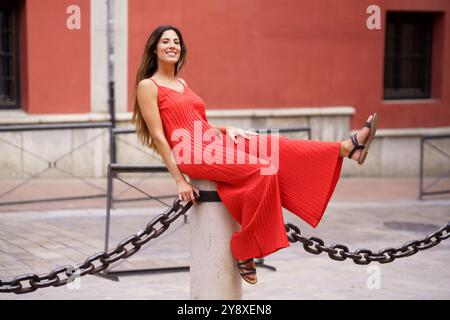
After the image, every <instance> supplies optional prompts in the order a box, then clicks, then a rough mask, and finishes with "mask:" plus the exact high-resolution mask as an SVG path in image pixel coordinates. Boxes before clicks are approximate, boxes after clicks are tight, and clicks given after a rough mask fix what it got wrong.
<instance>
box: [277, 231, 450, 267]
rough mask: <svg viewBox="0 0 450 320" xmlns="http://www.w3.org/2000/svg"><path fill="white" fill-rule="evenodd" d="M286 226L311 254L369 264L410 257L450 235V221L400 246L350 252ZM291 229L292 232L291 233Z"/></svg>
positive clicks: (293, 238) (289, 236)
mask: <svg viewBox="0 0 450 320" xmlns="http://www.w3.org/2000/svg"><path fill="white" fill-rule="evenodd" d="M285 227H286V233H288V240H289V242H291V243H295V242H300V243H302V244H303V248H304V249H305V251H306V252H309V253H311V254H320V253H322V252H326V253H328V256H329V257H330V258H331V259H333V260H337V261H344V260H346V259H347V258H350V259H352V260H353V262H354V263H356V264H369V263H371V262H379V263H389V262H392V261H394V260H395V259H397V258H404V257H409V256H411V255H413V254H416V253H417V252H419V251H422V250H426V249H429V248H432V247H434V246H436V245H437V244H439V243H440V242H441V241H442V240H445V239H447V238H448V237H449V236H450V222H449V223H447V225H446V226H443V227H442V228H440V229H439V230H437V231H435V232H432V233H430V234H429V235H427V236H426V237H425V239H423V240H413V241H409V242H407V243H405V244H404V245H403V246H402V247H400V248H386V249H382V250H380V251H379V252H378V253H374V252H372V250H368V249H358V250H356V251H355V252H350V250H349V249H348V247H347V246H344V245H342V244H332V245H331V246H329V247H327V246H325V243H324V241H323V240H322V239H320V238H316V237H304V236H302V235H301V231H300V229H299V228H298V227H297V226H295V225H293V224H291V223H287V224H286V225H285ZM291 229H292V232H291V234H289V232H290V231H291Z"/></svg>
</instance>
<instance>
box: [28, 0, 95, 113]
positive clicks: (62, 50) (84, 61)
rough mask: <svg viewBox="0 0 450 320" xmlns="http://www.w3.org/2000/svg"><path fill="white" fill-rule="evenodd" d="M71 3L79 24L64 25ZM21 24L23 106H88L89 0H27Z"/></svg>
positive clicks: (42, 109) (68, 109) (63, 109)
mask: <svg viewBox="0 0 450 320" xmlns="http://www.w3.org/2000/svg"><path fill="white" fill-rule="evenodd" d="M70 5H78V6H79V7H80V9H81V29H79V30H78V29H74V30H69V29H68V28H67V27H66V19H67V17H69V15H70V14H67V13H66V9H67V7H68V6H70ZM20 25H21V45H22V46H21V49H20V52H21V64H20V65H21V90H22V92H21V96H22V108H23V109H24V110H26V111H28V112H29V113H32V114H33V113H40V114H43V113H82V112H90V1H89V0H26V1H25V6H24V7H22V12H21V21H20Z"/></svg>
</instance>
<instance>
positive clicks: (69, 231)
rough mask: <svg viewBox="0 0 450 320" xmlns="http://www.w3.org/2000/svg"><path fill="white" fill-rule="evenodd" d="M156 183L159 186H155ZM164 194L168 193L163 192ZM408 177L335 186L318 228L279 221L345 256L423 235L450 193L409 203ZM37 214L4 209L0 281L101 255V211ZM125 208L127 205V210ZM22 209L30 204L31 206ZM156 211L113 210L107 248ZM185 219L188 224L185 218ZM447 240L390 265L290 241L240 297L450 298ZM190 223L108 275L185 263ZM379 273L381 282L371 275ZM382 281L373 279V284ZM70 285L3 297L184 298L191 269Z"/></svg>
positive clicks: (39, 210) (412, 194) (446, 211)
mask: <svg viewBox="0 0 450 320" xmlns="http://www.w3.org/2000/svg"><path fill="white" fill-rule="evenodd" d="M159 187H161V186H159ZM167 188H168V189H170V187H167ZM416 191H417V180H415V179H355V178H352V179H350V178H347V179H345V178H343V179H341V180H340V182H339V184H338V186H337V189H336V192H335V194H334V195H333V197H332V199H331V201H330V204H329V206H328V208H327V211H326V213H325V215H324V217H323V219H322V221H321V223H320V224H319V226H318V227H317V228H316V229H313V228H311V227H310V226H309V225H307V224H306V223H304V222H303V221H302V220H300V219H299V218H298V217H296V216H295V215H293V214H292V213H290V212H285V220H286V221H285V222H292V223H294V224H296V225H298V226H299V227H300V228H301V230H302V234H304V235H315V236H318V237H321V238H323V239H324V240H325V244H328V245H329V244H332V243H342V244H346V245H347V246H348V247H349V248H350V249H351V250H356V249H358V248H361V247H364V248H368V249H372V250H373V251H378V250H379V249H382V248H385V247H391V246H394V247H398V246H401V245H403V244H404V243H406V242H408V241H410V240H415V239H422V238H424V237H425V236H426V235H427V234H428V233H430V232H432V231H435V230H436V229H438V228H439V227H441V226H442V225H445V224H446V223H447V222H448V221H450V199H448V197H449V196H448V195H446V196H440V197H439V198H437V197H434V198H433V199H427V200H424V201H418V200H416V199H415V198H416ZM48 206H49V204H45V205H44V204H43V205H35V210H29V209H28V208H27V210H20V209H17V208H12V207H9V208H5V207H3V208H2V211H3V212H0V279H2V280H10V279H11V278H12V277H14V276H16V275H19V274H24V273H38V274H40V273H47V272H48V271H50V270H51V269H52V268H54V267H56V266H60V265H67V264H76V263H79V262H82V261H84V259H85V258H86V257H87V256H89V255H91V254H93V253H96V252H99V251H102V250H103V249H104V229H105V209H104V208H102V206H101V205H99V207H97V208H95V207H93V208H79V209H74V208H72V209H69V208H60V209H58V210H55V208H57V207H58V205H57V204H55V205H54V206H53V210H50V208H52V207H51V206H50V207H48ZM127 206H130V204H128V205H127ZM28 207H29V206H28ZM163 210H164V208H163V206H161V205H159V204H156V205H153V206H147V208H145V207H143V206H142V207H140V208H131V207H129V208H126V207H120V208H117V209H114V210H113V211H112V220H111V240H110V243H111V246H110V247H112V246H113V245H115V244H117V242H118V241H120V240H122V239H123V238H125V237H126V236H128V235H131V234H134V233H136V232H137V231H138V230H140V229H142V228H143V227H145V225H146V224H147V222H148V221H149V220H150V219H151V218H152V217H154V216H155V215H156V214H158V213H161V212H162V211H163ZM188 222H189V219H188ZM449 249H450V240H447V241H444V242H442V243H441V244H439V245H438V246H436V247H434V248H432V249H429V250H426V251H423V252H419V253H417V254H416V255H413V256H411V257H407V258H402V259H398V260H396V261H394V262H393V263H389V264H378V263H372V264H370V265H368V266H361V265H356V264H354V263H353V262H351V261H350V260H346V261H343V262H338V261H333V260H331V259H329V258H328V256H327V255H326V254H325V253H322V254H321V255H317V256H316V255H311V254H309V253H307V252H305V251H304V250H303V249H302V247H301V245H300V244H298V243H296V244H291V246H290V247H289V248H286V249H283V250H280V251H278V252H276V253H274V254H272V255H270V256H268V257H266V259H265V263H266V264H267V265H271V266H274V267H276V268H277V271H271V270H269V269H266V268H262V267H260V268H258V284H257V285H255V286H252V285H249V284H247V283H244V284H243V298H244V299H261V300H265V299H271V300H272V299H273V300H276V299H450V268H449V267H448V266H449V264H450V250H449ZM188 264H189V223H184V221H183V219H182V218H181V219H178V220H177V221H176V222H175V225H173V226H172V227H171V228H170V229H169V230H168V231H167V232H166V233H164V235H163V236H161V237H160V238H158V239H157V240H156V241H155V242H153V241H152V242H150V243H149V244H147V246H145V247H144V248H142V249H141V250H140V251H139V252H138V253H136V254H135V255H134V256H132V257H130V258H129V259H127V260H126V261H125V262H121V263H119V264H117V265H115V270H133V269H134V270H136V269H149V268H163V267H175V266H187V265H188ZM377 275H379V278H374V276H377ZM373 279H379V282H377V281H375V282H374V281H372V280H373ZM79 281H80V282H79V283H75V285H74V287H73V288H69V287H66V286H63V287H59V288H53V287H51V288H45V289H39V290H37V291H35V292H33V293H29V294H25V295H14V294H0V299H8V300H9V299H70V300H72V299H189V272H186V271H183V272H174V273H169V272H162V273H145V274H142V273H141V274H132V275H123V276H121V277H120V278H119V281H118V282H117V281H111V280H109V279H105V278H102V277H98V276H91V275H88V276H84V277H82V278H81V279H79Z"/></svg>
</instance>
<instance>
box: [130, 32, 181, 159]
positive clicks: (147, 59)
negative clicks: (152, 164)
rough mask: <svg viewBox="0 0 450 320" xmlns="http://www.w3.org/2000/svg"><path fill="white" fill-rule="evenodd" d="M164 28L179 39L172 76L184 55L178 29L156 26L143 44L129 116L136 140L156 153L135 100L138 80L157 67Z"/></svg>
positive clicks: (178, 69)
mask: <svg viewBox="0 0 450 320" xmlns="http://www.w3.org/2000/svg"><path fill="white" fill-rule="evenodd" d="M166 30H173V31H175V32H176V34H177V35H178V39H179V40H180V46H181V51H180V58H179V59H178V61H177V63H176V64H175V70H174V73H175V74H174V76H176V75H177V74H178V73H179V72H180V70H181V68H182V66H183V64H184V62H185V57H186V53H187V48H186V45H185V43H184V41H183V36H182V35H181V32H180V30H178V28H176V27H174V26H171V25H163V26H159V27H158V28H156V29H155V30H154V31H153V32H152V33H151V34H150V37H149V38H148V40H147V44H146V45H145V49H144V53H143V54H142V58H141V65H140V66H139V69H138V72H137V75H136V82H135V85H134V96H135V98H134V112H133V117H132V118H131V123H132V124H134V125H135V127H136V134H137V138H138V141H139V142H140V143H142V144H143V145H144V146H147V147H149V148H150V149H152V150H153V151H155V152H156V153H159V152H158V150H157V149H156V145H155V143H154V142H153V140H152V137H151V135H150V130H149V129H148V127H147V124H146V123H145V120H144V118H143V117H142V113H141V110H140V108H139V103H138V100H137V93H136V92H137V87H138V85H139V82H140V81H141V80H143V79H146V78H150V77H151V76H153V74H154V73H155V72H156V70H157V69H158V57H157V54H156V53H155V50H156V46H157V45H158V42H159V40H160V39H161V36H162V34H163V33H164V31H166Z"/></svg>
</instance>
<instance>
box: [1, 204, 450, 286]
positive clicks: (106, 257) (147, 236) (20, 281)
mask: <svg viewBox="0 0 450 320" xmlns="http://www.w3.org/2000/svg"><path fill="white" fill-rule="evenodd" d="M180 202H181V201H180V200H178V198H177V199H175V200H174V201H173V205H172V207H170V208H169V209H167V210H166V211H165V212H164V213H162V214H159V215H158V216H156V217H155V218H154V219H152V220H151V221H150V222H149V223H148V224H147V226H146V227H145V228H144V229H142V230H140V231H139V232H138V233H136V234H134V235H131V236H129V237H127V238H125V239H124V240H122V241H121V242H119V244H118V245H117V246H116V248H115V249H111V250H109V251H108V252H105V251H102V252H98V253H96V254H94V255H92V256H90V257H88V258H87V259H86V260H85V261H84V262H83V263H79V264H77V265H75V266H72V265H66V266H62V267H57V268H55V269H53V270H52V271H50V273H48V274H42V275H37V274H24V275H20V276H17V277H15V278H14V279H13V280H11V281H1V280H0V292H4V293H16V294H23V293H28V292H33V291H35V290H37V289H39V288H46V287H50V286H53V287H60V286H63V285H66V284H67V283H69V282H70V281H71V278H72V277H73V274H74V271H76V270H80V271H79V273H78V274H77V276H78V277H81V276H84V275H86V274H91V275H92V274H95V273H99V272H101V271H103V270H105V269H106V268H108V266H109V265H110V264H111V263H113V262H116V261H118V260H120V259H126V258H128V257H130V256H131V255H133V254H135V253H136V252H137V251H139V249H140V248H141V247H142V246H143V245H144V244H146V243H147V242H149V241H150V240H152V239H155V238H158V237H159V236H160V235H161V234H163V233H164V232H165V231H166V230H167V229H168V228H169V227H170V224H171V223H172V222H174V221H175V220H177V219H178V218H179V217H180V216H181V215H184V214H186V212H187V211H188V210H189V209H190V208H191V206H192V202H187V203H186V204H185V205H181V204H180ZM158 223H160V224H161V226H160V227H159V228H158V227H156V228H155V226H156V225H157V224H158ZM285 228H286V233H288V240H289V242H291V243H295V242H300V243H302V244H303V248H304V249H305V251H307V252H309V253H312V254H316V255H317V254H320V253H322V252H326V253H328V256H329V257H330V258H331V259H333V260H337V261H344V260H346V259H347V258H350V259H352V260H353V262H354V263H356V264H362V265H363V264H369V263H371V262H379V263H389V262H392V261H394V260H395V259H397V258H403V257H408V256H411V255H413V254H416V253H417V252H419V251H422V250H426V249H429V248H432V247H434V246H436V245H437V244H439V243H440V242H441V241H442V240H445V239H447V238H448V237H449V236H450V222H449V223H447V225H446V226H444V227H442V228H440V229H439V230H437V231H435V232H433V233H430V234H429V235H428V236H426V237H425V239H423V240H414V241H409V242H407V243H405V244H404V245H403V246H402V247H401V248H397V249H396V248H386V249H382V250H380V251H379V252H378V253H373V252H372V251H371V250H368V249H358V250H356V251H355V252H350V250H349V249H348V247H347V246H345V245H342V244H333V245H331V246H329V247H327V246H325V243H324V241H323V240H322V239H320V238H317V237H312V236H310V237H304V236H302V235H301V231H300V229H299V228H298V227H297V226H295V225H293V224H291V223H287V224H285ZM291 229H292V230H293V231H292V233H291V234H289V231H291ZM127 246H128V248H127ZM94 263H98V265H95V264H94ZM61 277H62V278H61ZM26 282H28V284H29V286H24V284H25V283H26Z"/></svg>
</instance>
